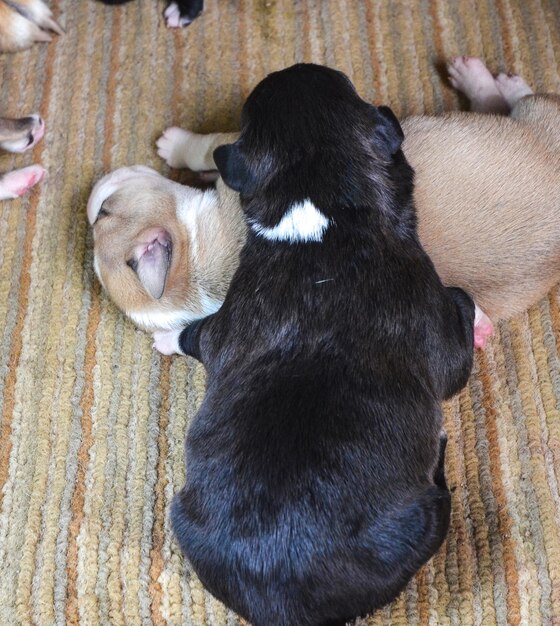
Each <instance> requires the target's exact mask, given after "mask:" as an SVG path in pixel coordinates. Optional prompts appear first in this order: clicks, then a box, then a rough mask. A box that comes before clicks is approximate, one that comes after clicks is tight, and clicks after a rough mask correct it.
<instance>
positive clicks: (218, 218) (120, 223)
mask: <svg viewBox="0 0 560 626" xmlns="http://www.w3.org/2000/svg"><path fill="white" fill-rule="evenodd" d="M202 139H203V140H204V141H205V142H206V144H207V153H208V155H209V156H207V155H205V154H201V157H202V158H203V159H206V158H211V157H212V152H213V150H214V148H215V147H217V145H218V144H216V143H215V142H213V139H214V137H213V136H209V137H208V138H206V137H204V138H202ZM206 139H208V140H207V141H206ZM218 140H223V136H221V135H220V136H219V137H218ZM194 143H195V144H196V143H197V142H196V140H195V141H194ZM189 164H190V166H191V167H197V166H199V162H198V161H196V160H193V161H190V162H189ZM212 167H214V164H213V161H212ZM87 211H88V219H89V221H90V224H92V225H93V235H94V242H95V248H94V255H95V258H94V263H95V270H96V273H97V275H98V277H99V279H100V281H101V283H102V284H103V286H104V287H105V288H106V290H107V291H108V293H109V294H110V296H111V298H112V299H113V300H114V301H115V303H116V304H117V306H118V307H119V308H121V309H122V310H123V311H124V312H125V313H126V314H127V315H128V316H129V317H130V318H131V319H132V320H133V321H134V322H135V323H136V324H137V325H138V326H139V327H140V328H143V329H145V330H150V331H154V330H157V329H171V328H179V327H181V326H182V325H184V324H185V323H187V322H189V321H192V320H194V319H197V318H200V317H204V316H205V315H208V314H210V313H213V312H215V311H216V310H217V309H218V308H219V307H220V305H221V303H222V301H223V299H224V297H225V294H226V291H227V288H228V286H229V283H230V281H231V278H232V276H233V272H234V271H235V269H236V268H237V263H238V260H237V259H238V256H239V250H240V249H241V246H242V245H243V242H244V241H245V224H244V222H243V219H242V216H241V211H240V208H239V200H238V196H237V194H235V193H234V192H232V191H231V190H229V189H228V188H227V187H226V186H225V185H224V184H223V183H222V182H221V181H218V184H217V186H216V189H210V190H207V191H201V190H198V189H193V188H192V187H186V186H184V185H179V184H177V183H174V182H171V181H169V180H167V179H166V178H164V177H163V176H161V175H160V174H158V173H157V172H155V171H154V170H152V169H150V168H147V167H142V166H135V167H125V168H121V169H119V170H116V171H115V172H113V173H112V174H109V175H108V176H106V177H105V178H103V179H101V180H100V181H99V182H98V183H97V185H96V186H95V187H94V189H93V191H92V194H91V197H90V199H89V203H88V209H87Z"/></svg>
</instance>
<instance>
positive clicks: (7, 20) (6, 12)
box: [0, 3, 52, 52]
mask: <svg viewBox="0 0 560 626" xmlns="http://www.w3.org/2000/svg"><path fill="white" fill-rule="evenodd" d="M49 41H52V38H51V36H50V35H49V34H48V33H47V32H45V31H44V30H42V29H41V28H40V27H39V26H37V24H35V22H33V21H31V20H29V19H27V18H26V17H24V16H23V15H20V14H19V13H17V12H16V11H13V10H12V9H11V8H9V7H7V6H5V5H3V4H2V3H0V50H1V51H3V52H18V51H19V50H25V49H26V48H30V47H31V46H32V45H33V44H34V43H48V42H49Z"/></svg>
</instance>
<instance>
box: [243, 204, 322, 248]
mask: <svg viewBox="0 0 560 626" xmlns="http://www.w3.org/2000/svg"><path fill="white" fill-rule="evenodd" d="M329 224H330V220H329V218H328V217H325V216H324V215H323V214H322V213H321V211H319V209H318V208H317V207H316V206H315V205H314V204H313V203H312V202H311V200H304V201H303V202H298V203H296V204H294V205H292V208H291V209H290V210H289V211H288V212H287V213H286V214H285V215H284V217H283V218H282V219H281V220H280V222H278V224H277V225H276V226H274V228H265V227H264V226H261V225H260V224H259V223H258V222H253V223H252V224H251V228H252V229H253V230H254V231H255V232H256V233H257V235H260V236H261V237H264V238H265V239H269V240H270V241H289V242H290V243H298V242H305V241H322V240H323V235H324V234H325V231H326V230H327V228H328V226H329Z"/></svg>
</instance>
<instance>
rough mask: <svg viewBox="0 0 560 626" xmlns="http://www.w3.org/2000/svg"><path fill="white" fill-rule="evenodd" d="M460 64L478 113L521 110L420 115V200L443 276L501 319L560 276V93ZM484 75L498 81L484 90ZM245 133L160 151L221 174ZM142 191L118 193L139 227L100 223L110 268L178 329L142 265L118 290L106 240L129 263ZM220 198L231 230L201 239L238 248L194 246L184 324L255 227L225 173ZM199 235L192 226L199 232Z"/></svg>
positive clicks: (179, 295) (416, 150)
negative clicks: (200, 286)
mask: <svg viewBox="0 0 560 626" xmlns="http://www.w3.org/2000/svg"><path fill="white" fill-rule="evenodd" d="M473 62H476V63H478V65H477V64H476V63H473ZM450 72H451V73H452V76H454V78H452V82H454V85H455V86H456V87H457V88H458V89H461V90H462V91H464V92H465V93H466V95H467V96H469V98H470V99H471V102H472V105H473V110H476V111H479V112H490V113H502V112H503V111H505V110H509V109H512V110H511V114H510V116H509V117H504V116H502V115H497V114H492V115H482V114H479V113H450V114H447V115H443V116H441V117H411V118H409V119H406V120H404V122H403V123H402V126H403V130H404V133H405V142H404V145H403V148H404V152H405V155H406V157H407V159H408V160H409V162H410V163H411V165H412V167H413V168H414V170H415V172H416V179H415V201H416V208H417V215H418V223H419V234H420V239H421V241H422V243H423V245H424V247H425V248H426V250H427V252H428V254H429V255H430V256H431V257H432V259H433V261H434V264H435V266H436V269H437V270H438V272H439V274H440V275H441V277H442V279H443V281H444V282H445V283H446V284H448V285H455V286H459V287H462V288H463V289H465V290H466V291H468V292H469V293H470V294H471V295H472V296H473V298H474V300H475V302H476V303H477V305H478V306H479V307H480V308H481V309H482V311H484V312H485V313H486V314H487V315H488V317H489V318H490V319H491V320H493V321H494V322H496V321H498V320H500V319H506V318H508V317H511V316H512V315H514V314H516V313H519V312H522V311H524V310H525V309H526V308H527V307H528V306H529V305H531V304H533V303H534V302H536V301H537V300H538V299H539V298H540V297H542V296H543V295H545V294H546V292H547V291H548V290H549V289H550V288H551V287H552V286H553V285H555V284H556V283H557V282H558V281H559V280H560V98H558V96H549V95H547V96H533V95H528V94H530V93H531V92H530V90H529V88H528V87H527V86H526V85H525V83H523V82H522V81H521V83H522V84H521V87H520V86H519V84H518V83H517V82H516V81H518V80H520V79H518V78H517V77H511V78H509V77H504V76H502V77H501V78H500V77H498V79H496V81H497V84H499V86H500V89H501V91H498V90H497V88H496V85H495V83H494V80H495V79H494V78H493V77H492V76H491V75H490V74H489V72H488V70H486V68H485V67H484V66H483V65H482V63H481V62H480V61H478V60H477V59H474V60H473V59H467V58H466V57H459V58H458V59H455V60H454V62H453V63H452V64H451V65H450ZM469 81H470V83H469ZM484 81H486V88H485V89H482V90H481V89H480V84H481V82H484ZM500 81H501V83H500ZM236 137H237V135H235V134H230V135H222V134H215V135H196V134H194V133H191V132H189V131H184V130H181V129H178V128H170V129H168V130H167V131H166V132H165V133H164V135H163V136H162V137H161V139H160V140H159V141H158V147H159V154H160V155H161V156H162V157H163V158H164V159H166V161H167V162H168V164H169V165H171V166H172V167H189V168H190V169H193V170H199V171H200V170H211V169H213V168H214V167H215V165H214V163H213V159H212V151H213V149H214V148H215V147H217V146H218V145H221V144H223V143H231V142H233V141H235V139H236ZM161 184H162V185H163V184H164V183H163V182H162V183H161ZM165 184H167V185H170V186H173V185H174V184H173V183H168V182H166V183H165ZM181 189H183V190H185V189H188V188H181ZM130 193H132V192H130V191H126V193H125V192H124V190H122V193H119V195H117V196H115V198H116V199H115V200H114V201H113V202H114V203H115V204H118V206H121V205H122V207H123V209H122V210H125V209H124V207H125V205H127V204H128V205H129V207H130V208H129V209H127V211H128V213H129V216H130V217H129V220H130V221H128V222H127V229H128V230H122V232H121V234H120V235H119V236H118V237H117V235H116V234H115V233H114V234H111V233H110V232H109V231H107V237H106V238H101V237H100V233H101V230H100V228H101V225H102V221H100V222H99V224H97V223H96V225H95V226H94V233H95V256H96V263H97V268H98V274H99V275H100V276H101V278H102V280H103V281H104V283H105V285H106V287H107V290H108V291H109V294H110V295H111V297H112V298H113V299H114V300H115V302H116V303H117V305H118V306H120V308H121V309H123V310H124V311H125V312H127V313H128V314H129V315H131V317H132V318H133V320H135V321H136V322H137V323H138V324H139V325H141V326H142V327H144V328H147V329H150V330H154V329H156V327H158V328H160V329H161V328H165V327H169V326H170V325H171V323H168V324H166V326H164V325H163V324H161V323H160V318H159V317H157V315H158V313H159V312H163V311H165V310H168V305H167V302H168V299H167V298H165V299H164V298H161V299H160V300H155V299H153V298H152V299H150V298H149V296H147V295H146V293H145V289H144V290H143V289H142V286H141V285H140V284H139V283H138V282H134V280H135V279H134V275H133V273H132V272H131V270H130V268H126V269H123V266H124V260H123V261H121V268H120V270H119V271H118V274H119V275H120V278H119V280H120V283H119V287H118V288H117V287H116V283H115V280H114V279H113V278H112V277H111V274H112V273H114V272H115V269H114V268H115V267H116V265H115V262H114V261H113V263H112V264H107V262H106V260H105V259H106V258H107V251H106V250H105V248H106V247H113V248H114V249H115V250H119V252H118V254H120V258H121V259H123V258H124V257H125V256H126V255H127V254H129V253H130V252H129V251H130V249H131V246H133V245H134V244H131V243H130V242H133V241H135V239H134V236H133V234H134V233H136V227H135V226H134V224H135V220H136V221H138V220H139V219H140V221H142V223H143V220H144V218H143V217H142V218H139V214H138V203H136V204H135V202H134V201H132V200H133V198H132V196H130V195H128V194H130ZM183 193H187V194H190V193H201V192H194V191H193V190H189V191H188V192H187V191H184V192H183ZM224 194H226V195H225V196H224ZM214 197H215V198H216V200H215V202H217V203H218V204H219V205H220V207H221V216H222V218H223V221H222V222H221V228H222V229H221V230H216V231H214V230H213V229H214V228H216V227H215V226H214V224H213V222H212V220H209V221H208V227H207V229H206V230H204V231H202V230H200V229H198V231H197V235H196V237H197V239H198V241H200V242H201V241H202V240H203V239H204V238H208V240H209V241H210V242H213V241H214V240H219V241H220V244H219V246H217V247H216V246H214V245H213V244H212V243H210V244H206V245H210V246H212V250H216V251H217V250H218V249H222V250H223V249H224V248H222V246H226V245H227V246H228V248H227V250H228V252H227V253H225V254H221V255H219V254H214V253H212V254H211V255H210V257H209V258H207V261H208V262H207V263H206V264H205V265H204V266H203V265H201V264H200V263H199V262H198V259H197V257H196V256H193V255H192V254H191V256H190V257H189V260H188V261H183V263H184V264H183V265H182V266H181V267H182V269H181V272H180V273H179V274H181V275H182V276H183V277H188V278H183V282H177V283H176V284H175V283H174V284H173V288H174V290H176V291H174V294H175V295H174V296H173V303H174V304H173V306H171V307H169V310H170V311H175V313H169V315H170V317H173V315H174V314H176V315H177V320H176V321H174V322H173V325H174V326H179V325H180V323H181V320H180V319H179V316H180V314H181V307H183V309H184V310H183V311H182V312H183V313H185V311H191V312H192V314H194V313H197V312H199V311H200V310H201V305H200V304H199V303H198V301H196V302H197V304H196V306H195V307H194V309H193V302H195V300H192V298H193V296H192V294H193V293H196V289H195V287H194V283H196V282H197V281H202V280H204V276H205V275H206V272H213V277H214V278H213V279H212V281H211V282H212V285H213V288H212V289H210V288H206V290H205V293H207V294H211V296H209V297H212V298H214V299H215V304H216V306H218V303H219V301H220V300H221V298H223V296H224V294H225V291H226V288H227V284H228V282H229V279H230V277H231V276H232V274H233V271H234V269H235V266H236V264H237V258H238V252H239V248H240V247H241V245H242V241H243V236H242V235H243V232H244V231H243V228H241V227H240V225H239V221H238V219H239V218H238V217H236V215H237V216H239V215H240V208H239V204H238V201H237V198H236V196H235V194H233V193H232V192H231V191H229V190H227V189H226V188H224V186H223V184H221V181H220V182H219V183H218V187H217V190H216V196H214ZM226 197H227V200H226V199H225V198H226ZM155 198H156V195H154V194H153V193H152V192H151V191H149V190H148V189H147V190H146V193H145V196H144V205H145V207H146V208H145V209H143V210H142V211H143V212H145V213H146V214H150V215H151V216H157V215H158V214H159V213H160V212H164V211H165V212H166V214H169V215H171V214H172V213H173V210H172V207H173V206H174V205H173V202H169V203H168V205H165V206H167V208H165V209H164V208H163V207H164V204H165V203H162V202H161V201H160V200H158V202H157V204H155V203H154V199H155ZM187 204H188V202H187ZM104 206H106V205H104ZM150 207H151V208H150ZM170 207H171V208H170ZM142 214H143V213H142ZM166 219H170V218H166ZM212 219H213V218H212ZM90 220H91V217H90ZM160 221H161V220H160ZM188 232H191V233H192V228H191V229H190V230H189V231H188ZM240 234H241V236H240ZM190 237H191V238H192V237H193V235H192V234H191V235H190ZM201 237H202V239H201ZM117 241H118V242H119V243H117ZM199 245H202V243H200V244H199ZM125 250H126V251H127V252H126V253H125V252H124V251H125ZM115 254H116V252H115ZM176 262H179V261H176ZM125 267H126V266H125ZM127 270H128V271H127ZM209 275H210V274H209ZM220 278H221V281H220ZM171 282H172V281H170V283H169V284H170V285H171ZM193 290H194V291H193ZM166 293H167V287H166ZM133 310H134V311H151V315H152V318H151V321H152V322H153V323H150V324H146V323H144V324H142V323H140V321H139V319H140V318H139V316H138V315H136V317H135V316H134V315H132V314H131V311H133ZM182 319H183V321H184V318H182ZM491 332H492V325H491V323H490V321H489V320H488V319H487V318H486V316H484V315H483V314H481V312H480V310H478V313H477V325H476V328H475V345H477V346H479V347H482V346H483V345H484V343H485V340H486V338H487V336H488V335H489V334H491Z"/></svg>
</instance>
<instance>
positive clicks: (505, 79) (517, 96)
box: [495, 72, 533, 109]
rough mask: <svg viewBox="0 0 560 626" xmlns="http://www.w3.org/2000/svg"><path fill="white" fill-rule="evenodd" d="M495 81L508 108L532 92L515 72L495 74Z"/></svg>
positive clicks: (511, 107)
mask: <svg viewBox="0 0 560 626" xmlns="http://www.w3.org/2000/svg"><path fill="white" fill-rule="evenodd" d="M495 82H496V87H497V88H498V91H499V92H500V93H501V94H502V96H503V98H504V100H505V101H506V102H507V103H508V106H509V107H510V109H513V107H514V106H515V105H516V104H517V102H518V101H519V100H521V98H524V97H525V96H530V95H532V93H533V90H532V89H531V87H529V85H528V84H527V83H526V82H525V80H524V79H523V78H521V76H517V74H505V73H504V72H502V73H500V74H498V75H497V76H496V78H495Z"/></svg>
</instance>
